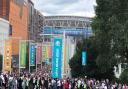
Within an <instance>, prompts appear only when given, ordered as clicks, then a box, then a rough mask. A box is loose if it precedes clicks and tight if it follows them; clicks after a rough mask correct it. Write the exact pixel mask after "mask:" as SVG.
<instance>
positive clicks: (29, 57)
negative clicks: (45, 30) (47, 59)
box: [29, 43, 31, 73]
mask: <svg viewBox="0 0 128 89" xmlns="http://www.w3.org/2000/svg"><path fill="white" fill-rule="evenodd" d="M30 44H31V43H29V73H30V72H31V68H30Z"/></svg>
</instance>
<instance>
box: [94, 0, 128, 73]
mask: <svg viewBox="0 0 128 89" xmlns="http://www.w3.org/2000/svg"><path fill="white" fill-rule="evenodd" d="M96 2H97V6H96V8H95V12H96V17H95V18H94V19H93V23H92V27H93V29H94V34H95V38H96V41H97V43H98V45H97V47H98V49H99V50H98V52H99V55H98V57H97V65H98V66H101V67H102V70H101V71H102V72H106V71H108V70H109V69H111V68H113V66H115V65H117V64H118V63H121V62H127V60H128V30H127V29H128V16H127V14H128V0H123V1H122V0H96Z"/></svg>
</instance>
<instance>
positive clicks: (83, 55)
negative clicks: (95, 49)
mask: <svg viewBox="0 0 128 89" xmlns="http://www.w3.org/2000/svg"><path fill="white" fill-rule="evenodd" d="M86 64H87V63H86V52H85V51H84V52H82V65H83V66H85V65H86Z"/></svg>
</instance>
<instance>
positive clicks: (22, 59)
mask: <svg viewBox="0 0 128 89" xmlns="http://www.w3.org/2000/svg"><path fill="white" fill-rule="evenodd" d="M25 67H26V42H25V41H21V42H20V68H25Z"/></svg>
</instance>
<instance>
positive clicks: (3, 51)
mask: <svg viewBox="0 0 128 89" xmlns="http://www.w3.org/2000/svg"><path fill="white" fill-rule="evenodd" d="M4 52H5V40H4V39H3V62H2V71H3V72H4Z"/></svg>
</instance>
